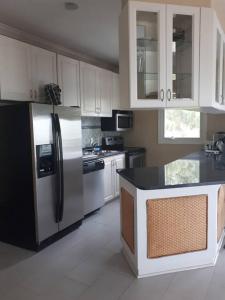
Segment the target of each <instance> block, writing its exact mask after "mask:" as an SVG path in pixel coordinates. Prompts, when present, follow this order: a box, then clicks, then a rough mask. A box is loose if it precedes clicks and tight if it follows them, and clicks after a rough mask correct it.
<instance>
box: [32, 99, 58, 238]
mask: <svg viewBox="0 0 225 300" xmlns="http://www.w3.org/2000/svg"><path fill="white" fill-rule="evenodd" d="M52 113H53V106H51V105H45V104H37V103H32V104H30V115H31V118H30V119H31V132H32V133H33V134H32V144H33V145H32V146H33V178H34V187H35V189H34V191H35V192H34V194H35V195H34V196H35V208H36V211H35V213H36V232H37V234H36V235H37V243H40V242H41V241H43V240H45V239H47V238H48V237H50V236H52V235H53V234H55V233H57V232H58V230H59V227H58V223H57V222H56V201H57V197H56V196H57V195H56V174H55V170H54V171H53V172H52V171H51V166H49V172H48V170H47V171H46V170H44V167H43V166H42V164H43V162H44V163H45V161H46V159H47V158H48V155H50V154H51V151H53V149H54V147H53V131H52V129H53V127H52ZM41 145H42V146H41ZM52 155H54V153H52ZM40 157H41V158H42V159H43V161H42V162H40V161H39V158H40ZM40 164H41V165H40Z"/></svg>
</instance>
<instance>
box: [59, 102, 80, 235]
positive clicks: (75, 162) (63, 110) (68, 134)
mask: <svg viewBox="0 0 225 300" xmlns="http://www.w3.org/2000/svg"><path fill="white" fill-rule="evenodd" d="M54 113H55V115H56V116H57V117H58V119H59V124H60V131H61V139H62V157H63V175H64V176H63V185H64V186H63V191H64V195H63V203H62V207H61V209H62V213H61V222H60V223H59V229H60V230H63V229H65V228H66V227H68V226H70V225H72V224H74V223H76V222H77V221H79V220H81V219H83V216H84V211H83V210H84V209H83V179H82V178H83V177H82V176H83V162H82V144H81V141H82V136H81V117H80V110H78V109H75V108H68V107H62V106H56V107H54Z"/></svg>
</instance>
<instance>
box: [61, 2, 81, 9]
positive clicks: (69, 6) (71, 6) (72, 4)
mask: <svg viewBox="0 0 225 300" xmlns="http://www.w3.org/2000/svg"><path fill="white" fill-rule="evenodd" d="M64 5H65V8H66V9H67V10H76V9H78V8H79V6H78V4H77V3H75V2H71V1H68V2H65V3H64Z"/></svg>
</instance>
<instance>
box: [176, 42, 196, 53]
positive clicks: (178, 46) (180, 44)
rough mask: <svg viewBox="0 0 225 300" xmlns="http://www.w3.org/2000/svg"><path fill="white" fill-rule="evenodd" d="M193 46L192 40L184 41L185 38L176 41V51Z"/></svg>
mask: <svg viewBox="0 0 225 300" xmlns="http://www.w3.org/2000/svg"><path fill="white" fill-rule="evenodd" d="M190 48H192V42H191V41H184V40H179V41H176V51H175V53H176V52H183V51H185V50H186V49H190Z"/></svg>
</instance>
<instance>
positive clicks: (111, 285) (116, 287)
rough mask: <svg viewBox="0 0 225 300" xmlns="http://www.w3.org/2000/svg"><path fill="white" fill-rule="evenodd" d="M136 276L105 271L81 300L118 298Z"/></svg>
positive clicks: (112, 299) (111, 299) (110, 299)
mask: <svg viewBox="0 0 225 300" xmlns="http://www.w3.org/2000/svg"><path fill="white" fill-rule="evenodd" d="M133 280H134V277H133V276H128V275H125V274H122V273H115V272H111V271H105V272H104V273H103V274H102V275H101V276H100V278H99V279H97V280H96V281H95V283H94V284H93V285H92V286H91V287H90V288H89V289H88V290H87V291H86V292H84V293H83V295H81V297H80V298H79V300H100V299H101V300H116V299H119V297H120V296H121V295H122V294H123V292H124V291H125V290H126V289H127V288H128V287H129V286H130V284H131V283H132V282H133Z"/></svg>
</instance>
